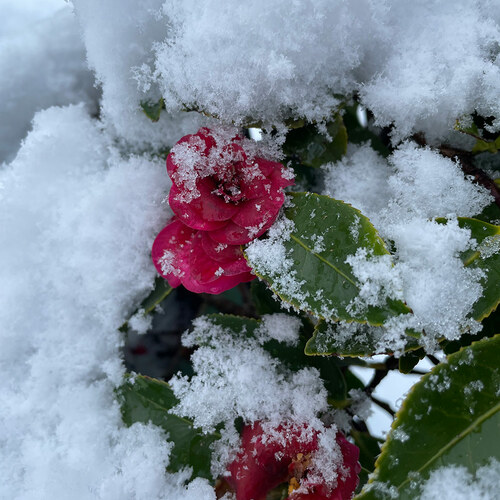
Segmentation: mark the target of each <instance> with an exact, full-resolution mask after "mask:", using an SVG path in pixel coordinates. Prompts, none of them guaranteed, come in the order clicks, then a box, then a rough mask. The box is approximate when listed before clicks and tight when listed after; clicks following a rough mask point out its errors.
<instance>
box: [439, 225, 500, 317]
mask: <svg viewBox="0 0 500 500" xmlns="http://www.w3.org/2000/svg"><path fill="white" fill-rule="evenodd" d="M438 222H445V219H438ZM458 225H459V226H460V227H461V228H465V229H469V230H470V232H471V236H472V238H474V239H475V240H476V242H477V247H476V248H475V249H474V250H469V251H467V252H464V254H463V255H462V260H463V262H464V265H465V266H466V267H471V268H472V267H473V268H479V269H481V270H482V271H483V272H484V276H485V277H484V278H483V279H482V280H481V285H482V286H483V295H482V297H481V298H480V299H479V300H478V301H477V302H476V303H475V304H474V306H473V310H472V317H473V318H474V319H475V320H477V321H482V320H483V319H484V318H486V317H488V316H489V315H490V314H491V313H492V312H493V311H494V310H495V309H496V308H497V306H498V304H500V226H494V225H493V224H488V223H487V222H483V221H480V220H477V219H469V218H466V217H459V218H458Z"/></svg>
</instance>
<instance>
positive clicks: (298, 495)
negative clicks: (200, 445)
mask: <svg viewBox="0 0 500 500" xmlns="http://www.w3.org/2000/svg"><path fill="white" fill-rule="evenodd" d="M266 431H267V432H266ZM335 441H336V443H337V444H338V445H339V448H340V451H341V454H342V461H340V462H339V464H338V470H337V472H338V481H337V485H336V486H335V487H333V488H332V487H331V485H328V484H314V483H311V482H310V480H309V479H308V467H309V465H310V464H311V463H312V457H313V456H314V453H315V452H316V451H317V450H318V446H319V444H318V431H315V430H313V429H311V428H309V427H308V426H307V424H303V425H298V426H297V425H296V424H291V423H288V424H286V425H280V426H278V427H276V428H271V429H264V427H263V426H262V424H261V423H260V422H254V424H253V425H251V426H246V427H245V428H244V429H243V432H242V436H241V452H240V453H239V454H238V456H237V457H236V459H235V460H234V461H233V462H232V463H231V464H230V466H229V467H228V472H229V473H230V476H229V477H228V478H227V482H228V483H229V485H230V486H231V487H232V488H233V490H234V491H235V492H236V500H265V498H266V496H267V494H268V493H269V491H270V490H272V489H273V488H275V487H277V486H278V485H280V484H281V483H284V482H286V481H289V480H292V481H290V485H292V484H293V485H294V486H293V487H295V488H296V487H297V485H298V489H296V490H294V491H292V492H291V493H290V495H289V497H288V499H287V500H350V499H351V498H352V496H353V494H354V491H355V489H356V486H357V483H358V474H359V472H360V470H361V466H360V465H359V462H358V458H359V449H358V448H357V447H356V446H355V445H353V444H351V443H349V441H347V440H346V439H345V437H344V436H343V435H342V434H341V433H340V432H337V434H336V436H335ZM313 477H316V476H314V475H313Z"/></svg>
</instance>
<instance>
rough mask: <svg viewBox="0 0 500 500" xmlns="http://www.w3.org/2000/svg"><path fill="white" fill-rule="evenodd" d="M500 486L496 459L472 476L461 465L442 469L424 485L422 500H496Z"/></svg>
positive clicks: (498, 463)
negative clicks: (479, 499) (478, 499)
mask: <svg viewBox="0 0 500 500" xmlns="http://www.w3.org/2000/svg"><path fill="white" fill-rule="evenodd" d="M499 485H500V462H498V461H497V460H495V459H494V458H492V459H490V461H489V463H488V464H487V465H484V466H482V467H479V468H478V469H477V471H476V472H475V474H471V473H470V471H468V470H467V469H466V468H465V467H463V466H460V465H448V466H443V467H440V468H438V469H436V470H434V471H433V472H432V473H431V476H430V477H429V479H428V480H427V481H426V482H425V483H424V485H423V488H422V493H421V495H420V497H419V498H420V499H421V500H473V499H476V498H481V500H495V499H496V498H498V486H499Z"/></svg>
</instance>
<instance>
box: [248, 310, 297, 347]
mask: <svg viewBox="0 0 500 500" xmlns="http://www.w3.org/2000/svg"><path fill="white" fill-rule="evenodd" d="M301 326H302V321H301V320H300V319H299V318H297V317H295V316H291V315H290V314H283V313H275V314H265V315H264V316H262V319H261V326H260V327H259V329H258V330H257V332H256V336H257V339H258V340H259V342H260V343H261V344H263V343H264V342H266V341H267V340H269V339H275V340H278V341H279V342H283V343H285V344H289V345H297V343H298V341H299V331H300V328H301Z"/></svg>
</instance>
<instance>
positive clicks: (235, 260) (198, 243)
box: [151, 217, 255, 294]
mask: <svg viewBox="0 0 500 500" xmlns="http://www.w3.org/2000/svg"><path fill="white" fill-rule="evenodd" d="M203 241H205V242H206V243H205V244H203ZM205 248H207V249H208V252H207V251H206V250H205ZM213 256H215V257H217V258H216V259H214V258H213ZM151 257H152V259H153V263H154V265H155V267H156V269H157V270H158V272H159V273H160V274H161V275H162V276H163V277H164V278H165V279H167V281H168V282H169V284H170V286H172V287H174V288H175V287H177V286H179V285H180V284H182V285H184V287H185V288H187V289H188V290H190V291H191V292H195V293H212V294H218V293H221V292H224V291H225V290H229V289H230V288H233V287H235V286H236V285H238V284H239V283H244V282H247V281H251V280H253V279H254V278H255V275H253V274H252V273H251V272H250V271H251V269H250V268H249V267H248V265H247V263H246V261H245V258H244V256H243V253H242V252H241V248H240V247H239V246H235V247H234V246H233V247H229V246H225V247H224V248H223V249H221V252H217V249H216V246H215V243H214V242H213V240H211V239H210V237H209V236H208V235H207V233H205V232H204V231H198V230H196V229H192V228H190V227H188V226H186V225H185V224H183V223H182V221H181V220H180V219H178V218H177V217H174V218H173V219H172V220H171V221H170V222H169V224H167V226H166V227H165V228H164V229H163V230H162V231H161V232H160V233H159V234H158V236H157V237H156V239H155V241H154V243H153V248H152V252H151Z"/></svg>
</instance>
